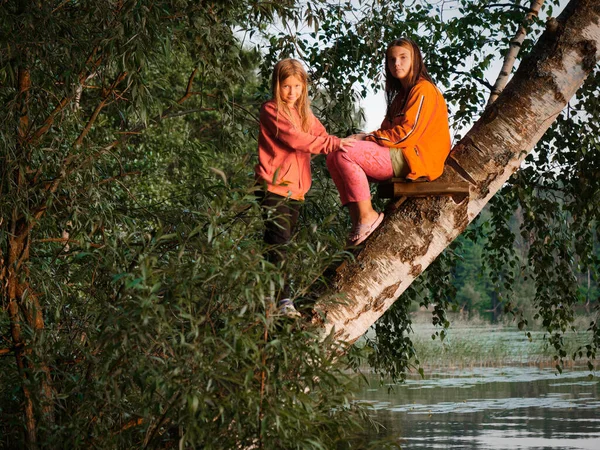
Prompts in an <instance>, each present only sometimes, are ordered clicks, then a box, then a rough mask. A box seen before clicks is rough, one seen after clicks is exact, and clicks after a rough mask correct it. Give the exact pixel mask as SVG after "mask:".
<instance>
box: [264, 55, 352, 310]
mask: <svg viewBox="0 0 600 450" xmlns="http://www.w3.org/2000/svg"><path fill="white" fill-rule="evenodd" d="M271 85H272V92H273V98H272V99H271V100H269V101H268V102H266V103H264V104H263V105H262V107H261V109H260V131H259V135H258V164H257V165H256V166H255V168H254V169H255V170H254V172H255V177H256V180H257V182H258V183H259V184H262V185H263V186H264V188H265V189H264V191H263V192H261V196H262V202H261V203H262V206H263V208H264V219H265V234H264V241H265V243H266V244H267V245H269V246H270V250H269V251H268V252H267V259H268V260H269V261H271V262H273V263H274V264H284V263H285V260H286V257H287V255H286V246H287V245H286V244H288V243H289V241H290V239H291V236H292V234H293V231H294V228H295V226H296V222H297V220H298V214H299V209H300V204H301V201H302V200H304V195H305V194H306V193H307V192H308V190H309V189H310V185H311V182H312V179H311V170H310V159H311V156H312V155H314V154H319V153H326V154H330V153H333V152H337V151H338V150H344V151H345V150H348V149H349V148H350V147H351V146H352V145H353V143H354V142H355V139H354V138H351V137H348V138H343V139H340V138H338V137H336V136H332V135H329V134H327V131H325V127H324V126H323V125H322V124H321V122H319V120H318V119H317V118H316V117H315V116H314V114H313V113H312V111H311V109H310V102H309V99H308V89H307V88H308V75H307V73H306V71H305V70H304V67H302V64H301V63H300V62H299V61H297V60H295V59H284V60H282V61H280V62H278V63H277V64H276V65H275V68H274V70H273V78H272V83H271ZM289 295H290V292H289V286H288V284H287V283H286V285H285V287H284V289H283V293H282V294H281V295H280V296H279V297H280V298H281V300H280V309H281V310H282V311H283V312H284V313H285V314H286V315H290V316H295V315H297V314H298V313H297V311H296V310H295V309H294V305H293V303H292V301H291V300H290V299H289Z"/></svg>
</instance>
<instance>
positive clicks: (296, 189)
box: [254, 100, 340, 200]
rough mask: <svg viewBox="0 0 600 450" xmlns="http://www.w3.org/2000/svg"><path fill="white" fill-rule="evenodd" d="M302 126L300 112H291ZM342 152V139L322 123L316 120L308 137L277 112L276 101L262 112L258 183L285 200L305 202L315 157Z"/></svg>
mask: <svg viewBox="0 0 600 450" xmlns="http://www.w3.org/2000/svg"><path fill="white" fill-rule="evenodd" d="M290 112H291V113H292V115H293V117H294V121H295V122H296V123H297V124H300V116H299V115H298V112H297V111H296V109H294V108H292V109H291V111H290ZM339 148H340V138H338V137H336V136H330V135H328V134H327V131H325V127H324V126H323V125H322V124H321V122H319V120H318V119H317V118H316V117H315V116H314V115H313V116H312V127H311V129H310V131H309V132H308V133H305V132H304V131H302V130H301V129H300V128H298V127H296V126H295V125H294V124H293V123H292V122H291V121H290V120H289V118H288V116H287V114H286V113H284V112H283V111H279V112H278V111H277V105H276V103H275V102H274V101H273V100H270V101H268V102H266V103H264V104H263V105H262V107H261V109H260V131H259V135H258V164H257V165H256V166H255V168H254V172H255V174H256V179H257V180H259V181H261V182H262V181H264V182H265V183H266V184H267V190H268V191H269V192H273V193H274V194H277V195H281V196H282V197H291V198H293V199H294V200H304V195H305V194H306V193H307V192H308V190H309V189H310V185H311V183H312V178H311V171H310V157H311V154H319V153H330V152H333V151H336V150H339Z"/></svg>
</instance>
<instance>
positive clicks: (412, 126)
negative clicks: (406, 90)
mask: <svg viewBox="0 0 600 450" xmlns="http://www.w3.org/2000/svg"><path fill="white" fill-rule="evenodd" d="M435 90H436V88H435V86H433V85H432V84H431V83H420V84H418V85H416V86H415V87H414V88H413V89H412V90H411V91H410V94H409V97H408V101H407V102H406V109H405V111H404V117H403V118H402V120H401V122H400V123H399V124H398V125H396V126H395V127H392V128H390V129H388V130H384V129H379V130H377V131H373V132H372V133H368V134H367V135H366V137H365V139H366V140H369V141H374V142H377V143H378V144H379V145H382V146H384V147H393V148H400V147H414V146H415V145H416V144H417V142H418V141H419V139H420V138H421V136H422V135H423V132H424V131H425V128H426V126H427V123H428V122H429V121H430V119H431V117H432V116H433V114H434V112H435V105H436V101H437V99H436V97H437V93H436V91H435ZM384 122H385V119H384Z"/></svg>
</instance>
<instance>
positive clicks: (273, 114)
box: [260, 103, 340, 154]
mask: <svg viewBox="0 0 600 450" xmlns="http://www.w3.org/2000/svg"><path fill="white" fill-rule="evenodd" d="M313 120H314V121H315V122H314V123H313V126H312V127H311V131H313V132H314V130H316V126H317V125H316V122H318V123H319V125H320V126H321V128H322V129H323V130H322V132H323V134H324V135H321V136H317V135H314V134H311V133H306V132H304V131H302V130H299V129H297V128H296V127H295V126H294V125H293V124H292V122H291V121H290V120H289V118H288V117H287V115H286V114H285V113H283V112H280V113H279V114H277V107H276V106H275V105H274V104H273V103H265V104H264V105H263V107H262V108H261V110H260V123H261V126H263V127H264V128H265V130H266V131H267V132H268V133H269V134H270V135H271V136H273V137H274V139H275V140H277V141H280V142H281V143H283V144H284V145H285V146H286V147H291V148H293V149H294V150H295V151H298V152H305V153H313V154H319V153H331V152H333V151H336V150H338V149H339V148H340V138H338V137H336V136H330V135H328V134H327V133H326V132H325V128H324V127H323V125H322V124H321V123H320V122H319V121H318V120H317V119H316V117H314V116H313Z"/></svg>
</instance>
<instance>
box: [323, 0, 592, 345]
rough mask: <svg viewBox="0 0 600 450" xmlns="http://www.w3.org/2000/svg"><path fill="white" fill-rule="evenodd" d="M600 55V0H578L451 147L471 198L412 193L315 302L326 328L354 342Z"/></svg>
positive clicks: (451, 164)
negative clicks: (416, 194)
mask: <svg viewBox="0 0 600 450" xmlns="http://www.w3.org/2000/svg"><path fill="white" fill-rule="evenodd" d="M599 58H600V1H599V0H571V2H570V3H569V4H568V5H567V6H566V8H565V10H564V11H563V13H562V14H561V15H560V16H559V17H558V18H557V19H551V20H549V21H548V25H547V29H546V31H545V32H544V34H543V35H542V37H541V38H540V41H539V42H538V43H537V44H536V46H535V48H534V49H533V50H532V53H531V56H530V58H528V59H526V60H525V61H523V62H522V63H521V65H520V67H519V69H518V71H517V72H516V74H515V76H514V77H513V79H512V80H511V81H510V83H509V84H508V86H507V87H506V89H505V90H504V92H503V93H502V94H501V95H500V96H499V97H498V99H497V100H496V102H495V103H494V104H493V105H491V106H490V107H488V108H487V109H486V110H485V112H484V114H483V116H482V117H481V118H480V119H479V121H477V123H476V124H475V125H474V126H473V128H472V129H471V130H470V131H469V133H468V134H467V135H466V136H465V137H464V138H463V139H462V140H461V141H460V142H459V143H458V144H457V145H456V146H455V147H454V149H453V150H452V152H451V155H450V157H449V159H448V162H447V164H446V170H445V173H444V175H443V176H442V181H457V180H462V179H463V178H464V179H467V180H468V181H470V182H471V190H470V197H469V198H468V199H465V200H463V201H462V202H460V203H455V202H454V201H453V200H452V199H451V198H450V197H429V198H412V199H409V200H407V201H406V202H404V203H403V204H402V205H401V206H400V207H399V208H398V209H397V210H396V211H395V212H393V213H392V214H391V215H389V216H388V217H386V219H385V220H384V222H383V224H382V226H381V227H380V228H379V229H378V230H377V231H376V232H375V233H374V234H373V235H372V236H371V237H370V238H369V239H368V240H367V242H366V245H365V248H364V249H363V250H362V251H361V253H360V254H359V255H358V256H357V257H356V259H355V260H354V261H352V262H348V263H346V264H345V265H344V266H342V267H340V268H339V269H338V272H337V275H336V277H335V279H334V280H333V281H332V285H331V290H330V292H328V293H327V294H326V295H323V296H322V297H321V298H320V299H319V300H318V302H317V304H316V305H315V310H316V311H317V312H318V313H319V315H320V317H321V318H322V320H323V323H322V324H321V326H322V328H323V331H324V333H325V335H328V334H329V333H331V332H333V333H334V338H335V339H337V340H340V341H345V342H348V343H353V342H354V341H355V340H356V339H358V338H359V337H360V336H362V335H363V334H364V333H365V332H366V331H367V329H368V328H369V327H370V326H371V325H372V324H373V323H374V322H375V321H376V320H377V319H378V318H379V317H380V316H381V315H382V314H383V313H384V312H385V311H386V310H387V309H388V308H389V307H390V306H391V305H392V303H393V302H394V301H395V300H396V299H397V298H398V297H399V296H400V294H402V292H404V290H405V289H406V288H407V287H408V286H409V285H410V284H411V283H412V281H413V280H414V279H415V278H416V277H417V276H418V275H419V274H420V273H421V272H423V271H424V270H425V269H426V268H427V266H429V264H430V263H431V262H432V261H433V260H434V259H435V258H436V257H437V256H438V255H439V254H440V253H441V252H442V251H443V250H444V249H445V248H446V247H447V246H448V245H449V244H450V243H451V242H452V240H454V239H455V238H456V237H457V236H458V235H459V234H460V233H461V232H462V231H464V229H465V228H466V227H467V225H468V224H469V222H471V221H472V220H473V219H474V218H475V217H476V216H477V214H479V212H480V211H481V209H482V208H483V207H484V205H485V204H486V203H487V202H488V201H489V200H490V198H491V197H492V196H493V195H494V194H495V193H496V192H497V191H498V189H500V188H501V187H502V185H503V184H504V183H505V182H506V180H508V178H509V177H510V176H511V175H512V174H513V173H514V172H515V171H517V170H518V169H519V166H520V165H521V162H522V161H523V159H524V158H525V156H527V154H528V153H529V152H530V151H531V150H532V148H533V147H534V145H535V144H536V143H537V142H538V140H539V139H540V138H541V136H542V135H543V134H544V132H545V131H546V129H547V128H548V127H549V126H550V124H551V123H552V122H553V121H554V119H555V118H556V117H557V115H558V114H559V113H560V111H561V110H562V109H563V108H564V107H565V105H566V104H567V102H568V100H569V99H570V98H571V97H572V96H573V95H574V94H575V92H576V91H577V89H578V88H579V87H580V86H581V84H582V83H583V81H584V80H585V78H586V77H587V75H588V74H589V73H590V71H591V70H592V69H593V67H594V66H595V65H596V64H597V63H598V60H599ZM340 294H342V295H341V297H343V298H344V299H345V303H344V304H340V303H339V298H340Z"/></svg>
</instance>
